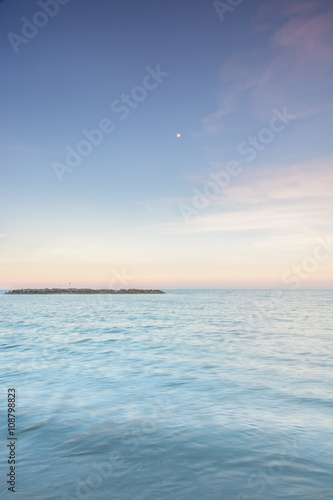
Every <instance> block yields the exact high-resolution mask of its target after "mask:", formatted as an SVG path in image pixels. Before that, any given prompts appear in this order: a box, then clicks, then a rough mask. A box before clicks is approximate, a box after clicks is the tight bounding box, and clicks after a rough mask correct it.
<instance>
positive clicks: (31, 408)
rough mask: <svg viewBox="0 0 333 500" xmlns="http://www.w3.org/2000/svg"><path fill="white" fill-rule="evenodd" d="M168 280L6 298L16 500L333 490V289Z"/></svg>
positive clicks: (229, 499) (3, 311)
mask: <svg viewBox="0 0 333 500" xmlns="http://www.w3.org/2000/svg"><path fill="white" fill-rule="evenodd" d="M165 291H166V293H165V294H163V295H99V294H98V295H6V294H5V293H4V292H1V293H0V343H1V351H0V353H1V355H0V366H1V401H0V435H1V445H0V487H1V495H2V497H1V498H4V499H15V500H19V499H24V500H30V499H31V500H51V499H52V500H53V499H54V500H83V499H92V500H99V499H100V500H133V499H134V500H169V499H170V500H171V499H172V500H254V499H256V500H277V499H283V500H285V499H295V500H331V499H332V498H333V475H332V472H333V370H332V366H333V364H332V357H333V336H332V333H333V332H332V292H330V291H320V290H316V291H311V290H293V291H291V290H286V291H281V290H280V291H272V290H165ZM9 390H11V392H10V394H12V395H13V394H15V407H13V403H12V400H13V397H10V398H9V399H10V401H11V408H14V409H15V418H14V417H13V414H14V412H13V411H11V412H10V413H9V414H8V410H7V404H8V391H9ZM13 390H14V392H13ZM8 415H9V417H8ZM8 419H9V420H10V421H9V422H8ZM13 419H14V421H13ZM9 423H10V424H11V425H10V426H9V427H8V425H9ZM13 424H15V425H13ZM13 429H14V431H13ZM10 430H11V432H14V434H12V435H9V431H10ZM10 457H11V459H14V460H15V465H12V467H15V469H10V467H11V465H10V464H9V463H8V461H9V459H10ZM7 481H9V482H7ZM10 487H12V488H14V489H15V492H14V491H12V490H9V489H8V488H10Z"/></svg>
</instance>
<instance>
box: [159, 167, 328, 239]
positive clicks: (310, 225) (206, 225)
mask: <svg viewBox="0 0 333 500" xmlns="http://www.w3.org/2000/svg"><path fill="white" fill-rule="evenodd" d="M202 182H204V181H202ZM332 188H333V172H332V170H331V162H330V161H329V160H321V161H318V162H315V163H311V162H309V163H306V164H297V165H291V166H288V167H284V168H280V169H277V168H276V167H266V168H265V169H257V170H256V171H252V172H247V173H244V174H243V175H242V176H241V177H240V178H239V182H238V183H237V185H230V186H229V187H228V188H226V189H225V190H223V192H222V193H221V195H220V196H216V197H215V198H214V199H212V200H211V204H210V207H209V209H206V210H205V212H202V213H200V214H199V215H197V216H196V217H193V219H192V220H191V221H190V222H188V223H184V222H183V221H182V220H180V219H178V220H174V221H170V222H167V223H164V224H161V225H160V226H159V227H156V228H155V229H157V230H158V231H159V232H162V233H178V234H188V233H209V232H233V233H235V232H240V233H244V234H246V233H247V232H253V231H258V230H259V231H269V232H270V233H269V237H270V238H271V237H272V235H278V234H279V232H280V231H283V232H284V233H285V235H286V236H285V237H284V238H282V239H284V241H285V240H286V238H287V239H288V238H290V235H295V234H301V235H304V234H308V233H309V234H310V233H311V234H317V233H318V234H320V232H321V231H322V229H323V228H324V229H325V230H326V229H327V228H330V227H331V225H332V223H331V221H332V208H331V193H332ZM300 241H301V240H300Z"/></svg>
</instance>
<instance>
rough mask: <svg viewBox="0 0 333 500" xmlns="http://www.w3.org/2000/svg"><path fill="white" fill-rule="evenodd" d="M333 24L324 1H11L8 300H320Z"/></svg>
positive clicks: (6, 121)
mask: <svg viewBox="0 0 333 500" xmlns="http://www.w3.org/2000/svg"><path fill="white" fill-rule="evenodd" d="M332 28H333V4H332V2H331V1H329V0H316V1H314V0H309V1H307V0H302V1H300V0H295V1H294V2H290V1H285V0H280V1H279V2H276V1H273V0H251V1H246V0H245V1H243V2H242V1H239V0H238V1H235V0H232V1H231V0H230V2H229V3H228V2H227V1H226V2H222V1H215V2H211V1H208V2H207V1H204V0H191V2H190V1H185V0H183V1H181V0H168V1H162V0H159V1H157V0H150V1H148V0H143V1H140V2H138V1H134V0H128V1H127V2H122V1H118V2H116V1H113V2H109V1H107V0H99V1H96V2H91V1H88V0H61V1H60V0H40V1H39V2H37V1H32V0H29V1H27V0H21V1H19V0H12V1H9V0H7V1H3V2H1V3H0V37H1V56H2V61H3V71H2V75H1V90H2V91H1V97H0V98H1V111H2V112H1V117H2V120H1V138H0V154H1V176H2V182H1V200H2V218H1V223H0V236H1V239H0V256H1V258H2V263H3V264H2V266H1V270H2V273H1V275H2V281H1V283H0V285H1V287H2V288H8V287H12V286H35V285H36V286H37V285H38V286H41V285H45V286H51V285H53V284H55V285H62V286H65V285H67V284H68V282H71V283H72V285H73V286H75V285H77V286H81V285H85V284H86V285H91V286H114V287H115V288H120V287H122V285H123V282H124V284H125V285H127V286H132V285H133V286H140V285H142V286H159V287H161V288H163V287H164V288H168V287H171V288H172V287H221V288H223V287H256V286H258V287H285V286H287V287H289V288H290V287H291V286H292V283H294V284H295V283H296V281H297V277H295V276H298V275H297V273H296V271H295V270H294V269H293V266H295V265H296V266H297V265H299V266H301V268H302V269H303V268H304V269H303V274H306V275H308V276H307V277H306V278H304V277H301V276H298V279H299V280H300V286H307V287H308V286H315V287H317V286H318V287H322V286H328V282H327V279H328V275H329V269H330V268H329V251H328V250H326V251H327V252H328V253H327V259H324V258H323V259H322V261H320V262H319V261H318V265H317V266H316V265H315V264H313V263H312V267H313V270H310V267H311V264H306V265H305V264H304V262H305V261H304V259H309V258H310V260H311V258H312V259H315V257H313V255H314V252H315V249H316V246H318V244H320V243H318V241H319V240H318V238H319V239H320V238H321V239H323V240H324V241H327V238H330V236H331V235H332V233H333V231H332V225H331V218H332V212H331V208H330V199H329V196H330V189H331V187H332V168H331V160H332V137H331V135H332V96H333V94H332V82H333V73H332V69H333V29H332ZM103 127H104V129H105V130H104V129H103ZM100 128H102V132H101V131H97V132H96V129H100ZM93 129H94V132H92V130H93ZM177 134H180V136H179V137H177ZM82 141H83V142H82ZM94 141H95V143H94V144H93V142H94ZM69 151H70V153H69ZM230 162H234V163H233V164H230ZM75 164H77V166H74V165H75ZM228 165H229V166H228ZM231 165H233V167H231ZM232 168H233V172H232V173H230V172H231V170H232ZM226 171H227V174H225V172H226ZM214 172H215V175H217V176H218V178H219V179H220V180H221V179H222V178H223V179H227V180H226V181H225V183H224V184H223V182H222V181H221V183H220V184H217V183H216V181H215V182H214V181H213V184H212V177H210V176H211V175H212V174H213V175H214ZM228 172H229V173H228ZM209 183H210V184H209ZM198 193H200V195H199V194H198ZM200 197H201V198H200ZM320 241H321V240H320ZM323 254H324V250H323V251H322V255H323ZM317 260H318V259H317ZM306 269H308V270H306ZM286 273H287V274H286ZM288 273H289V274H288ZM298 274H300V275H301V274H302V272H299V273H298ZM124 275H127V276H128V278H127V279H125V278H119V276H124ZM283 276H284V277H283Z"/></svg>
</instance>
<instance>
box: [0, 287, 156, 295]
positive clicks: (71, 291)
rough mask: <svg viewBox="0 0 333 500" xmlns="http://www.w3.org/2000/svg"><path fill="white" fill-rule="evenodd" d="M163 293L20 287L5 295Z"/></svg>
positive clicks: (132, 289) (131, 289)
mask: <svg viewBox="0 0 333 500" xmlns="http://www.w3.org/2000/svg"><path fill="white" fill-rule="evenodd" d="M156 293H165V292H162V291H161V290H142V289H138V288H130V289H128V290H125V289H121V290H111V289H109V288H101V289H93V288H20V289H16V290H9V291H8V292H5V295H27V294H30V295H51V294H156Z"/></svg>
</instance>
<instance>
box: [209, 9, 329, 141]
mask: <svg viewBox="0 0 333 500" xmlns="http://www.w3.org/2000/svg"><path fill="white" fill-rule="evenodd" d="M277 20H278V21H279V22H278V23H277ZM253 30H254V32H255V31H258V30H262V31H264V32H265V33H266V37H267V41H266V43H263V41H262V40H261V41H260V44H259V43H258V42H254V43H252V41H251V42H250V40H249V46H248V48H246V49H245V50H244V49H243V50H242V51H234V53H233V54H232V55H231V56H230V58H229V60H227V61H226V62H225V63H224V64H223V66H222V68H221V74H220V80H221V92H220V97H219V100H218V103H217V110H216V111H215V112H213V113H211V114H209V115H208V116H206V117H204V118H203V119H202V131H201V132H202V133H203V134H210V135H214V134H219V133H221V132H222V131H224V130H226V129H227V127H228V125H229V123H230V121H229V118H230V116H231V115H233V114H234V113H237V112H240V111H241V112H242V113H243V115H244V116H246V115H247V114H248V115H250V116H251V115H252V116H253V117H254V118H259V119H260V118H262V119H265V118H266V117H267V116H268V115H269V113H270V112H271V109H272V106H273V105H275V106H276V105H278V104H281V103H282V104H284V105H292V107H293V110H292V111H293V112H294V113H297V115H298V116H299V117H305V116H309V114H314V113H318V112H322V111H323V110H325V109H327V106H326V108H325V107H324V106H323V105H322V101H321V96H320V95H319V96H317V99H318V100H319V102H309V101H305V96H306V95H307V93H310V92H313V91H314V90H315V89H316V88H317V87H318V86H319V87H322V86H325V85H326V86H327V85H331V84H332V76H331V75H332V73H331V71H332V67H333V37H332V32H333V12H332V9H331V7H330V4H328V3H323V2H311V1H310V2H297V1H296V2H295V3H293V4H292V5H290V2H284V1H281V2H267V3H264V7H262V8H261V9H259V11H258V14H257V18H256V22H255V24H254V26H253ZM252 35H253V32H252V33H251V35H250V34H249V35H248V36H249V37H250V36H252Z"/></svg>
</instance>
